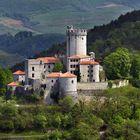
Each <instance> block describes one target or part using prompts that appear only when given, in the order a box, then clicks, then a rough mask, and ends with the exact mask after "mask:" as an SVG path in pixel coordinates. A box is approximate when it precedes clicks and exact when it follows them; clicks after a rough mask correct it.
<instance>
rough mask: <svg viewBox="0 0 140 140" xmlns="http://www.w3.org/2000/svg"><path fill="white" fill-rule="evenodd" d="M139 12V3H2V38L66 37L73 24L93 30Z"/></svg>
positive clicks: (33, 0) (95, 0)
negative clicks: (7, 35) (17, 35)
mask: <svg viewBox="0 0 140 140" xmlns="http://www.w3.org/2000/svg"><path fill="white" fill-rule="evenodd" d="M138 8H140V1H139V0H0V25H1V26H0V34H2V33H5V32H11V33H16V32H17V31H21V30H27V31H34V32H35V33H64V31H65V27H66V26H67V25H69V24H73V25H75V26H77V27H85V28H92V27H93V26H94V25H99V24H105V23H107V22H109V21H110V20H112V19H114V18H117V17H118V16H119V15H120V14H122V13H126V12H128V11H131V10H134V9H138Z"/></svg>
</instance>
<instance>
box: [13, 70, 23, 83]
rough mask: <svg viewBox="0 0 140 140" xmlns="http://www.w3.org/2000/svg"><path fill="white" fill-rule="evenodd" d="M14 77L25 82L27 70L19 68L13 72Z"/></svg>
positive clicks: (15, 79) (17, 80) (16, 80)
mask: <svg viewBox="0 0 140 140" xmlns="http://www.w3.org/2000/svg"><path fill="white" fill-rule="evenodd" d="M13 78H14V81H15V82H20V83H22V84H24V83H25V72H24V71H21V70H18V71H16V72H14V73H13Z"/></svg>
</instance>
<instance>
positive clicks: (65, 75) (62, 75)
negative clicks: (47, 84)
mask: <svg viewBox="0 0 140 140" xmlns="http://www.w3.org/2000/svg"><path fill="white" fill-rule="evenodd" d="M47 77H48V78H59V77H60V78H76V77H77V76H76V75H74V74H72V73H70V72H66V73H61V72H52V73H50V74H48V75H47Z"/></svg>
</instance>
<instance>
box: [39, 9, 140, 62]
mask: <svg viewBox="0 0 140 140" xmlns="http://www.w3.org/2000/svg"><path fill="white" fill-rule="evenodd" d="M139 44H140V10H138V11H133V12H131V13H127V14H125V15H121V16H120V17H119V18H118V19H117V20H114V21H111V22H110V23H109V24H106V25H102V26H96V27H94V28H93V29H90V30H89V31H88V52H90V51H94V52H95V53H96V55H97V58H98V59H103V58H104V56H106V55H107V54H109V53H110V52H112V51H114V50H115V49H116V48H118V47H126V48H128V49H129V50H131V51H138V52H139V51H140V45H139ZM65 46H66V45H65V44H64V43H63V44H59V45H54V46H53V47H51V48H49V49H48V50H47V51H43V52H42V53H40V54H39V55H38V56H45V55H50V54H51V55H54V54H56V53H58V54H65V52H66V47H65Z"/></svg>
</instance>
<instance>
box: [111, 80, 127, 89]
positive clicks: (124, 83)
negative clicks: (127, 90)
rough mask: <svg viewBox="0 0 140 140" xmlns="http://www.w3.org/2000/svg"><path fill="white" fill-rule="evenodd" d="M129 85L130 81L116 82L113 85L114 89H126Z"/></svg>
mask: <svg viewBox="0 0 140 140" xmlns="http://www.w3.org/2000/svg"><path fill="white" fill-rule="evenodd" d="M128 85H129V80H116V81H113V83H112V88H119V87H125V86H128Z"/></svg>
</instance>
